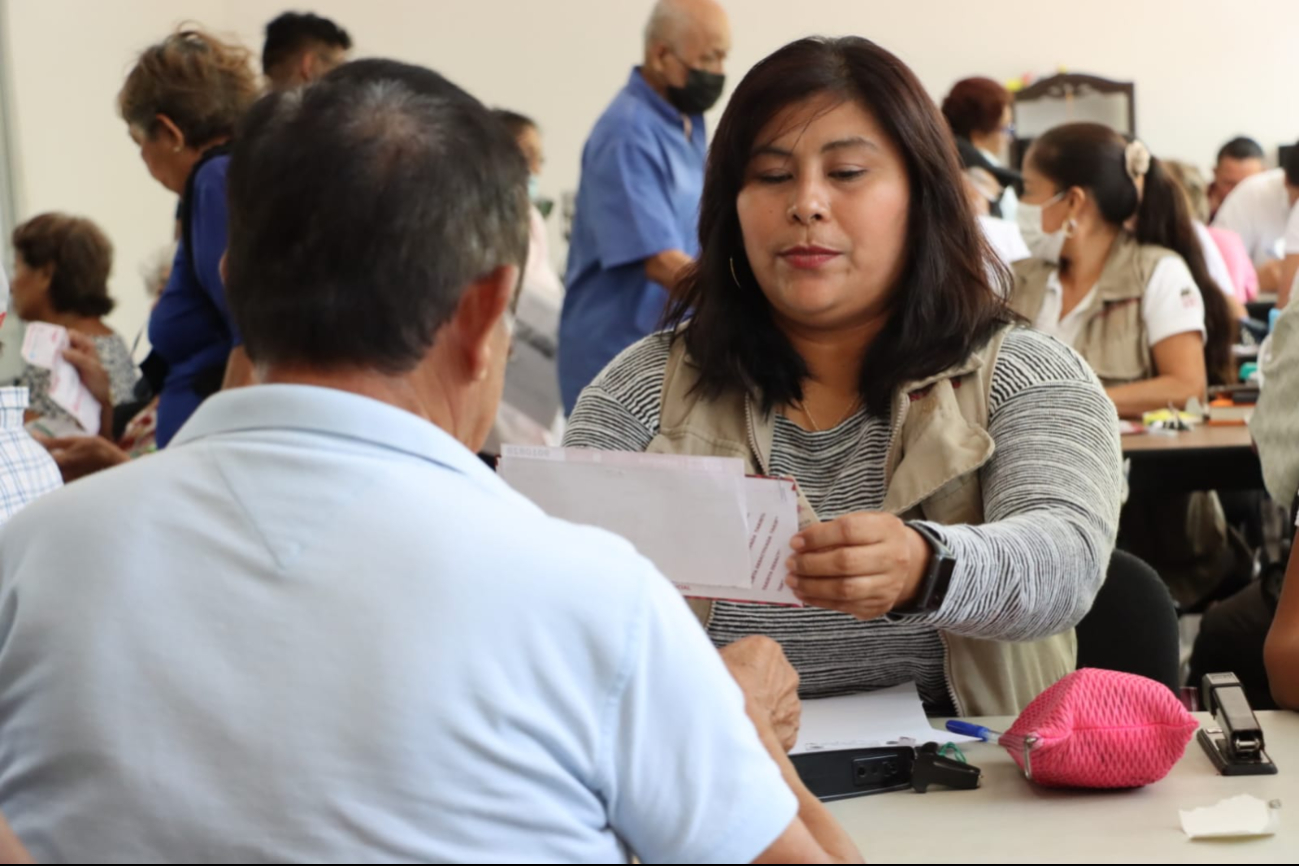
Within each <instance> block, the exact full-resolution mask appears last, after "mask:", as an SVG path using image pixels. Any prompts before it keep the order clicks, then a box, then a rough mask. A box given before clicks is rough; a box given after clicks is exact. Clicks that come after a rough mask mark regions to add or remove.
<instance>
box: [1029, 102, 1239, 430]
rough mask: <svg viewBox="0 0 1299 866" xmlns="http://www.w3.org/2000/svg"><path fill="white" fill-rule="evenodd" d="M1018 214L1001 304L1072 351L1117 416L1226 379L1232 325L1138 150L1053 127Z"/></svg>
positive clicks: (1166, 188) (1086, 126)
mask: <svg viewBox="0 0 1299 866" xmlns="http://www.w3.org/2000/svg"><path fill="white" fill-rule="evenodd" d="M1017 217H1018V219H1017V221H1018V223H1019V227H1020V231H1021V232H1022V234H1023V236H1024V241H1025V242H1026V243H1027V244H1028V248H1029V250H1030V252H1031V253H1032V254H1033V258H1031V259H1027V260H1025V261H1022V262H1016V263H1015V265H1014V266H1013V270H1014V273H1015V287H1014V290H1013V293H1012V296H1011V305H1012V306H1013V307H1014V308H1015V310H1016V311H1017V312H1019V313H1020V314H1021V315H1023V316H1025V317H1026V318H1028V319H1029V320H1030V321H1031V322H1033V323H1034V325H1035V326H1036V327H1037V328H1038V329H1040V330H1043V331H1046V332H1048V333H1051V334H1053V335H1055V336H1056V337H1058V338H1059V339H1060V340H1062V341H1064V342H1065V343H1068V344H1069V345H1071V346H1073V347H1074V348H1075V349H1077V350H1078V352H1079V353H1081V354H1082V356H1083V357H1084V358H1085V359H1086V360H1087V362H1088V363H1089V364H1091V366H1092V368H1093V369H1094V370H1095V371H1096V373H1097V375H1098V376H1099V377H1100V379H1101V381H1102V383H1103V384H1104V385H1105V388H1106V391H1107V393H1108V394H1109V396H1110V398H1111V399H1112V400H1113V401H1114V403H1115V405H1116V406H1117V407H1118V411H1119V414H1120V415H1121V416H1123V417H1129V418H1139V417H1140V416H1141V414H1142V413H1144V412H1146V411H1149V410H1152V409H1162V408H1167V407H1168V406H1169V405H1175V406H1179V407H1180V406H1184V405H1185V404H1186V402H1187V401H1188V400H1189V399H1190V398H1192V397H1197V398H1199V399H1201V400H1203V399H1204V397H1205V392H1206V389H1207V386H1208V385H1209V384H1217V383H1223V382H1226V381H1228V380H1229V378H1230V376H1231V344H1232V342H1233V340H1234V334H1235V329H1236V325H1235V322H1234V321H1233V319H1232V316H1231V312H1230V310H1229V308H1228V306H1227V301H1226V299H1225V297H1224V296H1223V294H1222V292H1221V291H1220V290H1219V288H1218V287H1217V286H1216V285H1215V284H1214V283H1213V280H1212V279H1211V278H1210V277H1209V274H1208V271H1207V269H1206V267H1205V264H1204V256H1203V255H1202V253H1201V251H1200V247H1199V244H1198V242H1197V239H1196V236H1195V232H1194V229H1193V227H1192V224H1191V219H1190V215H1189V213H1188V211H1187V207H1186V202H1185V199H1184V197H1183V196H1182V195H1181V192H1180V191H1179V190H1178V189H1177V187H1176V186H1175V185H1174V184H1173V182H1172V181H1171V179H1170V178H1169V177H1168V175H1167V174H1166V172H1165V171H1164V170H1163V168H1162V167H1161V166H1160V163H1159V161H1158V160H1157V159H1155V158H1154V157H1152V156H1151V155H1150V152H1149V151H1148V150H1147V149H1146V147H1145V145H1144V144H1142V143H1141V142H1140V141H1133V142H1128V141H1126V140H1125V139H1124V138H1123V136H1121V135H1119V134H1118V133H1117V132H1115V131H1114V130H1112V129H1110V128H1109V127H1107V126H1103V125H1101V124H1095V123H1071V124H1066V125H1064V126H1058V127H1056V128H1054V129H1052V130H1051V131H1049V132H1047V133H1046V134H1045V135H1043V136H1041V137H1040V138H1038V139H1037V140H1036V141H1035V142H1034V143H1033V146H1032V148H1030V150H1029V152H1028V154H1027V156H1026V158H1025V160H1024V195H1023V196H1022V197H1021V200H1020V206H1019V211H1018V214H1017Z"/></svg>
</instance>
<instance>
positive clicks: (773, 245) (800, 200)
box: [736, 97, 911, 330]
mask: <svg viewBox="0 0 1299 866" xmlns="http://www.w3.org/2000/svg"><path fill="white" fill-rule="evenodd" d="M910 200H911V189H910V183H909V181H908V178H907V170H906V164H905V163H904V161H903V159H902V155H901V153H900V152H899V151H898V148H897V146H896V145H895V144H894V143H893V141H892V140H891V139H890V138H889V136H888V135H886V134H885V132H884V130H883V129H882V128H881V126H880V125H879V123H878V122H877V121H876V120H875V117H874V115H873V114H872V113H871V112H870V111H869V110H868V109H866V108H865V107H863V106H862V105H860V104H858V103H857V102H855V101H843V102H836V100H834V99H833V98H828V97H822V98H818V99H814V100H812V101H810V102H808V103H803V104H799V105H795V106H791V107H790V108H788V109H786V110H785V111H782V112H781V113H780V114H778V115H776V117H775V118H773V119H772V121H771V122H770V123H768V124H767V127H766V128H764V129H763V130H762V132H761V133H760V134H759V136H758V139H757V141H756V142H755V144H754V150H753V153H752V155H751V156H750V159H749V164H748V167H747V168H746V171H745V176H744V183H743V186H742V187H741V189H740V194H739V197H738V198H737V199H736V210H737V212H738V214H739V219H740V230H741V231H742V233H743V235H744V251H745V253H746V254H747V256H748V259H749V266H750V268H751V269H752V270H753V274H754V276H755V277H757V281H758V285H759V286H760V287H761V289H762V293H763V294H764V295H765V296H766V298H767V301H768V302H769V303H770V304H771V306H772V308H773V310H774V311H775V313H776V316H777V320H778V321H780V320H782V319H783V320H784V321H785V322H786V323H788V324H794V325H796V326H799V327H801V328H811V329H827V330H829V329H839V328H845V327H853V326H855V325H858V324H863V323H865V322H868V321H870V320H871V319H873V318H874V317H876V316H878V315H879V314H880V313H881V312H883V311H884V310H886V309H887V308H888V305H889V302H890V300H891V295H892V292H893V288H894V286H895V285H896V284H897V281H898V278H899V276H900V275H901V273H902V268H903V267H904V265H905V262H906V250H907V215H908V208H909V205H910Z"/></svg>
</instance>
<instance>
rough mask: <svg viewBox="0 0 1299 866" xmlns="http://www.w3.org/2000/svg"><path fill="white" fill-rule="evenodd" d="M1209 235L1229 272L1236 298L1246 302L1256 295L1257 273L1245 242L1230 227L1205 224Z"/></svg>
mask: <svg viewBox="0 0 1299 866" xmlns="http://www.w3.org/2000/svg"><path fill="white" fill-rule="evenodd" d="M1206 228H1207V230H1208V232H1209V237H1211V238H1213V243H1214V245H1215V246H1217V247H1218V252H1220V253H1222V260H1223V262H1224V263H1225V264H1226V265H1227V273H1229V274H1231V285H1232V288H1233V289H1235V294H1236V300H1238V301H1240V302H1241V303H1242V304H1244V303H1248V302H1249V301H1252V300H1254V299H1255V298H1257V297H1258V273H1257V272H1256V271H1255V270H1254V263H1253V262H1252V261H1250V258H1249V251H1248V250H1246V249H1245V242H1244V241H1243V240H1241V239H1240V235H1238V234H1236V233H1235V232H1233V231H1231V230H1230V229H1222V228H1218V227H1217V226H1206Z"/></svg>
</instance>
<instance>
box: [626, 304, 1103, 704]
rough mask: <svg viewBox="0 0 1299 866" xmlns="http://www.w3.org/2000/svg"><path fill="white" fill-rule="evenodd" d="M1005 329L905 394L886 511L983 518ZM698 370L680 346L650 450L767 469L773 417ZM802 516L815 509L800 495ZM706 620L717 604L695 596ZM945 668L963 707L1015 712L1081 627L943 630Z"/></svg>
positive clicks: (1051, 679)
mask: <svg viewBox="0 0 1299 866" xmlns="http://www.w3.org/2000/svg"><path fill="white" fill-rule="evenodd" d="M1007 330H1009V329H1006V330H1003V331H1001V332H1000V333H998V334H997V335H996V336H994V337H993V339H992V340H991V341H989V343H988V345H987V346H985V347H984V348H983V349H982V350H981V351H979V352H976V353H975V354H973V355H971V356H970V358H969V359H968V360H967V361H966V362H965V363H964V364H961V365H959V366H957V367H955V368H953V369H951V370H947V371H946V372H943V373H940V374H938V375H937V376H932V377H930V378H928V379H924V380H922V381H919V382H914V383H911V384H908V385H906V386H904V387H902V388H901V389H899V390H898V392H897V393H896V395H895V396H894V400H893V404H894V405H893V432H892V435H891V438H890V444H889V450H888V456H887V458H886V464H885V469H884V478H885V484H886V486H887V489H886V493H885V497H884V503H883V505H882V507H881V510H882V511H886V512H888V513H890V514H895V515H897V516H899V517H902V518H904V519H907V520H916V519H924V520H930V521H933V522H935V523H940V524H946V525H957V524H971V525H978V524H981V523H982V522H983V490H982V487H981V485H980V483H979V469H980V468H981V467H982V466H983V465H984V464H985V463H987V462H988V459H989V458H991V457H992V453H993V450H994V444H993V441H992V437H991V436H990V435H988V429H987V428H988V403H989V393H990V387H991V380H992V370H993V365H994V362H995V360H996V357H997V352H998V351H999V350H1000V348H1001V343H1002V340H1003V339H1004V338H1005V335H1006V331H1007ZM697 381H698V372H697V370H696V369H695V368H694V366H693V365H692V364H691V362H690V361H689V359H688V358H687V357H686V352H685V345H684V341H682V340H676V341H674V342H673V346H672V350H671V352H670V354H669V356H668V363H667V368H666V371H665V374H664V379H663V397H662V406H661V409H660V416H659V432H658V434H657V435H656V436H655V437H654V439H653V441H651V442H650V444H649V447H648V448H647V449H646V450H647V451H650V452H654V453H661V454H691V455H704V456H721V457H739V458H741V459H742V460H744V462H745V465H746V467H747V471H748V472H750V473H751V474H757V475H765V474H768V456H769V455H770V453H771V443H772V437H773V434H774V430H775V415H774V413H772V412H763V411H762V410H761V407H760V406H759V405H758V404H757V403H756V402H755V401H754V400H753V399H752V397H750V396H749V395H746V394H744V393H742V392H739V391H733V392H728V393H727V394H725V395H723V396H721V397H718V398H713V399H706V398H704V397H702V396H701V395H700V394H698V393H697V392H696V391H695V389H694V386H695V384H696V382H697ZM799 506H800V511H801V513H800V517H803V518H806V519H811V520H815V519H816V516H815V512H813V511H812V508H811V506H810V505H809V504H808V502H807V500H806V499H805V498H802V496H801V494H800V502H799ZM689 601H690V606H691V609H693V610H694V612H695V614H696V616H698V617H699V619H700V621H701V622H703V623H704V625H705V626H707V624H708V622H709V621H710V619H711V616H712V603H711V602H710V601H708V600H706V599H690V600H689ZM939 634H940V635H941V636H942V639H943V643H944V645H945V647H946V656H947V658H946V662H945V670H946V675H947V682H948V684H949V685H950V688H951V692H952V698H953V700H954V703H955V705H956V711H957V713H959V714H961V715H975V716H983V715H1017V714H1018V713H1019V712H1020V711H1021V710H1022V709H1023V708H1024V706H1025V705H1026V704H1028V702H1029V701H1031V700H1032V699H1033V698H1035V697H1037V696H1038V694H1040V693H1041V692H1043V691H1044V690H1046V689H1047V688H1048V687H1050V686H1051V685H1053V684H1054V683H1055V682H1056V681H1057V680H1059V679H1060V677H1062V676H1064V675H1065V674H1068V673H1070V672H1072V671H1073V670H1074V667H1075V665H1076V659H1077V642H1076V639H1075V636H1074V632H1073V630H1072V629H1070V630H1069V631H1067V632H1063V633H1061V634H1058V635H1055V636H1053V637H1049V638H1046V639H1044V640H1038V641H1032V642H1025V643H1008V642H1003V641H991V640H979V639H977V638H969V637H963V636H961V635H956V634H952V633H950V632H943V631H940V632H939Z"/></svg>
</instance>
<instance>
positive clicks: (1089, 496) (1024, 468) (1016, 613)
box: [564, 329, 1122, 713]
mask: <svg viewBox="0 0 1299 866" xmlns="http://www.w3.org/2000/svg"><path fill="white" fill-rule="evenodd" d="M668 348H669V344H668V340H667V337H666V335H663V334H655V335H651V336H650V337H647V338H645V339H644V340H642V341H640V342H639V343H637V344H636V345H634V346H632V347H631V348H630V349H628V350H627V351H625V352H623V353H622V354H621V355H620V356H619V357H618V358H616V359H615V360H614V361H613V362H612V363H611V364H610V365H609V367H608V368H607V369H605V371H604V372H603V373H602V374H601V375H600V377H599V378H597V379H596V381H595V382H593V383H592V384H591V386H590V387H588V388H587V389H586V391H585V392H584V393H583V394H582V397H581V399H580V400H579V401H578V404H577V407H576V409H575V410H574V412H573V416H572V418H571V419H570V420H569V425H568V431H567V434H566V435H565V437H564V444H565V445H568V446H578V447H588V448H602V449H607V450H627V451H643V450H644V449H645V448H646V446H648V445H649V443H650V440H651V439H653V438H654V436H655V434H656V433H657V431H658V425H659V404H660V400H661V396H662V390H663V374H664V368H665V366H666V363H667V358H668ZM991 391H992V394H991V405H990V407H989V421H988V432H989V433H990V434H991V435H992V438H993V440H994V441H995V442H996V452H995V454H994V455H993V457H992V459H991V460H990V461H989V462H988V463H987V465H985V466H984V467H983V469H982V470H981V478H980V480H981V483H982V487H983V496H984V504H985V508H984V511H985V515H986V518H987V522H986V523H985V524H984V525H983V526H977V527H976V526H949V527H942V528H941V530H940V534H941V535H942V536H943V538H944V539H945V540H946V542H947V544H948V545H949V546H950V547H951V548H952V549H953V550H954V551H955V553H956V556H957V568H956V572H955V574H954V575H953V578H952V584H951V587H950V589H949V591H948V594H947V598H946V600H945V601H944V603H943V605H942V607H941V609H939V610H938V611H936V612H935V613H933V614H929V615H925V616H908V617H888V618H881V619H876V620H871V621H869V622H861V621H859V620H856V619H854V618H853V617H851V616H849V615H848V614H844V613H839V612H837V611H827V610H821V609H818V608H805V609H799V608H783V607H771V606H766V605H755V604H742V603H736V602H721V603H718V604H716V605H715V606H714V613H713V621H712V624H711V626H710V628H709V635H710V637H711V638H712V639H713V641H714V642H715V643H716V644H717V645H719V646H721V645H724V644H727V643H729V642H731V641H733V640H737V639H739V638H741V637H744V636H745V635H749V634H756V633H760V634H766V635H769V636H770V637H772V638H774V639H775V640H777V641H779V642H780V644H781V645H782V646H783V647H784V649H785V653H786V654H787V655H788V657H789V659H790V662H791V663H792V664H793V665H794V667H795V668H796V669H797V670H798V672H799V674H800V676H801V679H802V685H801V689H800V690H801V693H802V695H803V696H804V697H826V696H830V695H837V694H846V693H850V692H857V691H867V690H871V689H878V688H883V687H887V686H891V685H896V684H898V683H902V682H906V681H915V682H916V683H917V684H918V685H919V688H920V694H921V697H922V698H923V699H924V701H925V704H926V707H927V709H929V710H930V711H931V712H934V713H942V712H947V713H950V712H951V711H952V700H951V696H950V691H949V688H948V684H947V683H946V679H945V676H944V664H943V663H944V645H943V642H942V640H941V639H940V637H939V634H938V629H945V630H949V631H951V632H954V633H957V634H962V635H966V636H970V637H978V638H987V639H993V640H1010V641H1015V640H1034V639H1037V638H1042V637H1046V636H1048V635H1052V634H1056V633H1058V632H1060V631H1063V630H1065V629H1067V628H1070V627H1072V626H1073V625H1075V624H1076V623H1077V622H1078V620H1079V619H1081V618H1082V616H1083V614H1084V613H1085V612H1086V611H1087V609H1088V608H1089V607H1090V605H1091V602H1092V599H1093V597H1094V596H1095V594H1096V591H1097V589H1098V588H1099V587H1100V584H1101V581H1102V580H1103V579H1104V575H1105V569H1106V567H1107V565H1108V563H1109V556H1110V551H1111V550H1112V549H1113V546H1114V538H1115V532H1116V527H1117V525H1118V514H1119V497H1120V489H1121V483H1122V482H1121V465H1120V464H1121V457H1120V449H1119V436H1118V424H1117V419H1116V415H1115V412H1114V406H1113V404H1112V403H1111V402H1110V400H1109V398H1108V397H1106V395H1105V392H1104V391H1103V390H1102V389H1101V386H1100V383H1099V382H1098V381H1097V379H1096V377H1095V376H1094V375H1093V374H1092V372H1091V369H1090V368H1089V367H1088V366H1087V364H1086V363H1085V362H1084V361H1083V360H1082V359H1081V358H1080V357H1079V356H1078V355H1077V354H1076V353H1074V352H1073V350H1071V349H1069V348H1067V347H1065V346H1064V345H1063V344H1061V343H1059V342H1057V341H1056V340H1054V339H1053V338H1051V337H1048V336H1045V335H1043V334H1040V333H1037V332H1034V331H1029V330H1023V329H1020V330H1016V331H1014V332H1012V333H1011V334H1009V335H1008V336H1007V338H1006V340H1005V341H1004V343H1003V344H1002V348H1001V352H1000V354H999V356H998V359H997V362H996V366H995V368H994V371H993V376H992V383H991ZM889 422H890V419H889V418H887V417H879V416H871V415H868V414H867V413H866V412H864V411H860V412H858V413H857V414H856V415H855V416H853V417H851V418H848V419H847V420H845V421H844V422H843V423H841V424H839V425H838V426H837V427H835V428H834V429H832V430H826V431H823V432H820V433H813V432H808V431H805V430H803V429H802V428H800V427H799V426H797V425H796V424H794V423H793V422H791V421H789V420H788V419H786V418H784V417H783V416H780V417H778V418H777V420H776V428H775V433H774V437H773V440H772V448H771V459H770V467H769V469H770V471H771V473H772V474H773V475H787V476H793V477H794V478H797V479H798V482H799V484H800V485H801V486H802V488H803V491H804V492H805V493H806V495H807V498H808V501H809V502H810V504H811V505H812V507H813V508H814V509H816V511H817V514H818V515H820V517H821V519H823V520H829V519H832V518H835V517H838V516H840V515H844V514H850V513H852V512H856V511H872V510H878V509H879V507H880V504H881V503H882V502H883V501H884V493H885V487H884V461H885V455H886V454H887V452H888V448H889V434H890V429H891V428H890V423H889Z"/></svg>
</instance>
